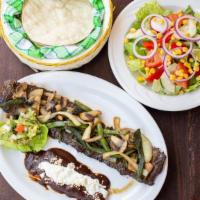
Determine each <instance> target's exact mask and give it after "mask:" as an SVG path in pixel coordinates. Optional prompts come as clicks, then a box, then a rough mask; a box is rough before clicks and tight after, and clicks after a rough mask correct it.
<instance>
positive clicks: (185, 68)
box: [177, 63, 188, 73]
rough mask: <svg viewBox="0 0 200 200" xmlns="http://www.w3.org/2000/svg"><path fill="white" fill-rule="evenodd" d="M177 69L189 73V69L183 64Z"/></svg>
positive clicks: (179, 64)
mask: <svg viewBox="0 0 200 200" xmlns="http://www.w3.org/2000/svg"><path fill="white" fill-rule="evenodd" d="M177 69H178V70H179V69H183V71H184V73H188V68H187V67H186V66H185V65H184V64H183V63H178V66H177Z"/></svg>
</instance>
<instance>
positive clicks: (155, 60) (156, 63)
mask: <svg viewBox="0 0 200 200" xmlns="http://www.w3.org/2000/svg"><path fill="white" fill-rule="evenodd" d="M162 64H163V61H162V58H161V56H160V54H159V53H158V52H157V53H156V54H155V55H154V56H153V57H152V58H150V59H148V60H146V67H150V68H152V67H160V66H161V65H162Z"/></svg>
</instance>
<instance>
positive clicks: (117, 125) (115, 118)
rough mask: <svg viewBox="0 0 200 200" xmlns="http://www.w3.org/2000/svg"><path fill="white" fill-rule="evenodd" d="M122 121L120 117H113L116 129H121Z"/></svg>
mask: <svg viewBox="0 0 200 200" xmlns="http://www.w3.org/2000/svg"><path fill="white" fill-rule="evenodd" d="M120 123H121V119H120V118H119V117H114V118H113V124H114V128H115V129H116V130H120Z"/></svg>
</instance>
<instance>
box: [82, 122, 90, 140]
mask: <svg viewBox="0 0 200 200" xmlns="http://www.w3.org/2000/svg"><path fill="white" fill-rule="evenodd" d="M91 133H92V124H89V126H88V127H87V128H86V129H85V131H84V133H83V136H82V140H88V139H90V136H91Z"/></svg>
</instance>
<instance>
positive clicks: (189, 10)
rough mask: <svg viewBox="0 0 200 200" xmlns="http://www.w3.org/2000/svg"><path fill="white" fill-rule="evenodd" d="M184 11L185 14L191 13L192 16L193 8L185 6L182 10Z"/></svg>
mask: <svg viewBox="0 0 200 200" xmlns="http://www.w3.org/2000/svg"><path fill="white" fill-rule="evenodd" d="M184 13H185V14H187V15H192V16H194V14H195V13H194V10H193V9H192V7H191V6H188V7H187V8H186V10H185V11H184Z"/></svg>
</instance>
